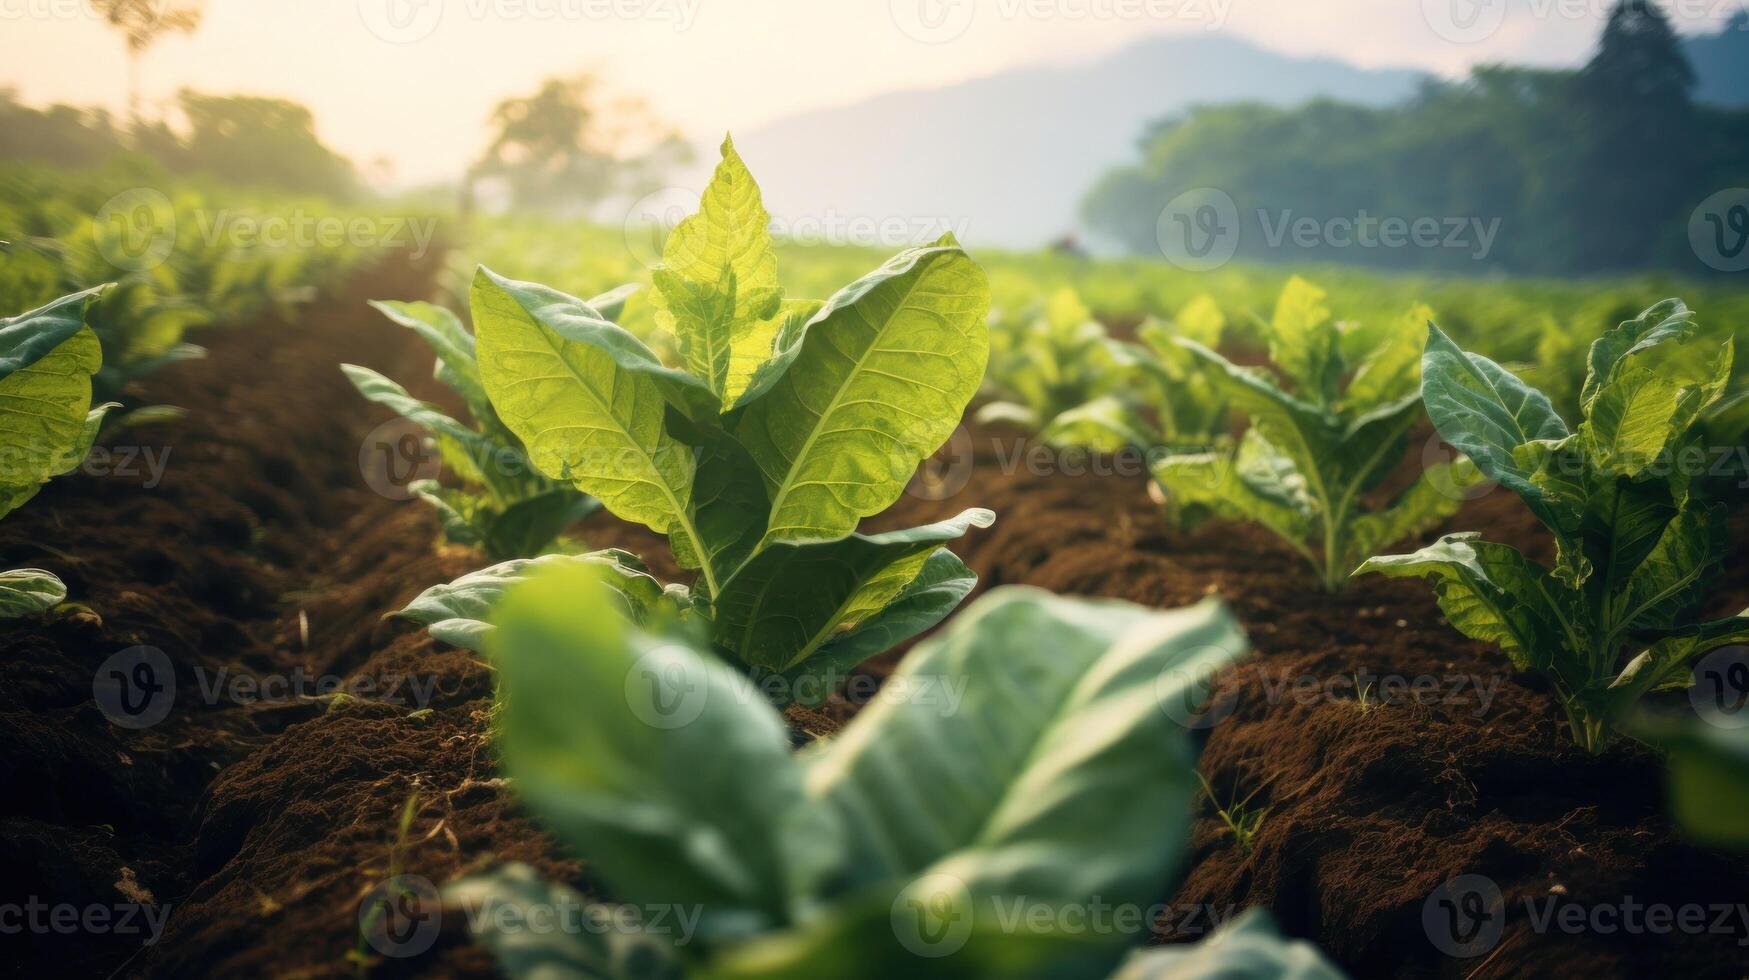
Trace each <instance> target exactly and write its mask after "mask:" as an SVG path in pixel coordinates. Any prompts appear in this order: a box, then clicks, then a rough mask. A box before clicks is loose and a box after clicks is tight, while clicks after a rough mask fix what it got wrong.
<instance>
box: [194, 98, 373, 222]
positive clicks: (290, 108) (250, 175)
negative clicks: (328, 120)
mask: <svg viewBox="0 0 1749 980" xmlns="http://www.w3.org/2000/svg"><path fill="white" fill-rule="evenodd" d="M177 100H178V103H179V104H180V105H181V107H182V114H183V115H184V116H186V117H187V118H188V134H187V136H186V137H184V140H183V150H182V156H183V160H182V161H181V162H182V165H183V166H184V167H185V168H187V169H193V170H200V171H205V172H207V173H210V174H213V175H214V176H217V177H220V178H222V179H224V180H228V181H232V182H235V183H242V184H264V185H271V186H274V187H281V188H284V189H286V190H291V191H299V192H308V193H312V194H322V195H326V196H329V197H337V198H344V197H347V196H350V195H351V194H353V193H354V192H355V191H356V190H357V185H358V177H357V174H356V172H355V171H354V170H353V166H352V163H351V162H350V161H348V160H347V159H346V158H345V157H343V156H341V155H339V154H338V153H335V152H334V151H333V150H330V149H329V148H328V147H326V146H324V145H323V144H322V141H321V140H320V139H318V138H317V137H316V126H315V119H314V118H313V117H312V116H311V115H310V110H309V109H307V108H305V107H303V106H301V105H298V104H297V103H295V102H287V101H284V100H281V99H267V98H257V97H253V96H228V95H202V94H201V93H199V92H193V91H190V90H187V89H184V90H183V91H182V92H181V93H180V94H179V95H178V97H177Z"/></svg>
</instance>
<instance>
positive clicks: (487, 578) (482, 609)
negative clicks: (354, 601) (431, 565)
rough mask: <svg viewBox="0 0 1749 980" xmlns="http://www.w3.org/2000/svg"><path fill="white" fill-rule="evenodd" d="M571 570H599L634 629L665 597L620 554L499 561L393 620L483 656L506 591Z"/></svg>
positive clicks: (438, 589)
mask: <svg viewBox="0 0 1749 980" xmlns="http://www.w3.org/2000/svg"><path fill="white" fill-rule="evenodd" d="M571 565H582V566H586V567H588V568H591V569H598V570H599V571H600V572H601V573H602V580H603V581H605V582H608V583H610V584H612V585H613V586H614V591H615V593H616V594H617V596H618V598H619V600H620V610H619V611H620V614H621V615H624V616H625V617H627V618H628V619H630V620H631V621H632V622H633V623H636V624H643V623H645V622H647V621H648V620H649V618H650V616H651V615H652V613H653V611H654V610H656V609H657V607H658V606H659V604H660V603H662V602H663V601H664V599H665V598H666V595H667V593H666V591H665V590H664V589H663V588H662V583H660V582H658V581H656V579H655V578H654V577H653V576H651V575H650V574H649V572H647V571H645V570H644V568H643V566H642V563H641V562H639V561H638V560H637V559H636V558H635V557H633V556H632V555H629V554H626V553H625V552H621V551H597V552H592V553H590V554H587V555H541V556H540V557H538V558H517V559H512V560H510V561H506V562H500V563H498V564H496V565H493V566H491V567H489V568H482V569H480V570H479V571H475V572H469V573H468V574H466V575H463V576H462V577H461V578H458V579H456V580H455V581H453V582H446V583H443V584H441V585H434V586H432V587H431V588H429V589H426V590H425V591H424V592H421V593H419V595H418V596H417V597H415V598H414V599H413V601H412V602H410V603H408V604H407V606H406V607H405V608H403V609H401V610H400V611H399V612H397V613H395V615H396V616H399V617H401V618H403V619H410V620H412V621H413V622H415V623H418V624H420V625H421V626H425V627H427V628H429V630H430V631H431V635H432V636H433V637H435V638H436V639H439V640H442V641H443V642H445V643H448V644H451V645H452V646H459V647H465V648H467V649H469V650H473V651H476V652H482V651H484V650H485V638H486V637H487V636H488V635H489V634H490V633H491V632H492V627H491V625H490V620H491V618H492V611H493V609H495V608H496V607H497V605H498V603H500V602H501V601H503V598H504V595H505V594H506V593H507V592H509V591H510V589H512V588H514V587H515V586H516V585H518V584H519V583H522V582H525V581H527V580H528V579H529V577H530V576H532V575H534V574H535V573H536V572H537V571H539V570H540V569H543V568H550V567H555V566H567V567H568V566H571ZM597 587H599V586H597Z"/></svg>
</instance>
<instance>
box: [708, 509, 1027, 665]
mask: <svg viewBox="0 0 1749 980" xmlns="http://www.w3.org/2000/svg"><path fill="white" fill-rule="evenodd" d="M994 520H995V515H994V514H992V513H990V512H989V511H987V510H968V511H966V512H965V513H962V514H960V515H959V516H958V517H955V518H953V519H952V520H948V521H942V522H940V523H938V524H930V525H927V526H924V527H917V528H912V529H910V530H906V531H889V532H887V533H885V534H873V535H865V534H853V535H850V536H849V537H846V538H841V539H839V540H837V541H829V542H813V543H804V544H775V545H770V546H768V547H766V548H763V549H761V550H760V551H759V553H758V554H756V555H754V556H753V557H752V559H750V560H749V561H748V562H747V563H746V564H745V565H743V566H742V567H741V569H740V571H738V572H736V573H735V575H734V577H733V578H731V579H730V580H729V581H728V582H727V583H725V584H724V586H723V588H722V591H721V592H720V593H719V594H717V595H716V597H715V599H714V602H713V607H712V608H713V612H714V615H715V638H716V642H717V643H718V645H720V646H722V647H723V648H725V649H727V650H730V651H732V652H733V653H734V654H735V656H736V657H737V658H739V659H740V661H741V662H742V663H744V664H746V665H748V666H750V667H757V668H763V669H766V670H771V671H775V672H778V673H783V672H786V671H790V670H792V669H794V668H796V667H799V666H802V665H803V664H804V663H806V662H807V661H808V659H809V658H810V657H812V656H813V655H814V654H815V653H816V652H817V651H819V650H820V649H821V648H822V647H824V646H825V645H826V644H828V643H829V642H831V641H832V640H834V639H835V638H837V637H838V636H839V634H844V633H848V632H849V631H851V630H853V629H855V628H856V627H858V626H860V625H862V624H864V623H865V622H867V621H869V620H871V619H872V618H874V617H875V616H877V615H878V614H879V613H880V612H881V610H883V609H885V608H886V607H887V605H888V604H889V603H891V602H892V601H893V600H895V599H896V598H897V597H898V596H899V595H900V594H901V593H902V592H903V591H904V590H905V588H906V587H907V586H909V585H910V584H911V583H912V582H913V581H914V580H915V579H916V578H917V577H918V575H919V574H920V573H921V572H922V571H923V567H924V564H925V562H926V561H927V560H928V558H929V556H930V555H931V554H933V553H934V552H935V551H936V549H937V548H939V547H940V546H941V545H942V544H943V543H944V542H947V541H951V540H953V539H955V538H958V537H961V536H962V535H964V534H965V533H966V531H968V530H969V529H971V528H973V527H989V526H990V524H991V523H993V522H994Z"/></svg>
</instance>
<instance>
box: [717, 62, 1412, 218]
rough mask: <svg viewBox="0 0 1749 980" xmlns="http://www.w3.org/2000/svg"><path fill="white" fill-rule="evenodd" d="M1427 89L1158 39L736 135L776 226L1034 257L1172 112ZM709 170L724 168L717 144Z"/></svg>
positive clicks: (1375, 99) (1380, 100) (1381, 74)
mask: <svg viewBox="0 0 1749 980" xmlns="http://www.w3.org/2000/svg"><path fill="white" fill-rule="evenodd" d="M1421 77H1422V76H1421V74H1420V73H1418V72H1414V71H1398V70H1389V71H1373V70H1367V69H1361V68H1356V67H1354V66H1352V65H1348V64H1345V63H1343V62H1340V61H1335V60H1330V59H1322V58H1299V57H1291V56H1288V55H1282V54H1276V53H1273V52H1270V51H1266V50H1264V49H1262V48H1259V47H1256V46H1253V45H1251V44H1248V43H1246V42H1244V41H1240V40H1237V39H1234V38H1230V37H1205V36H1196V37H1179V36H1174V37H1156V38H1150V39H1148V40H1145V41H1141V42H1139V43H1136V44H1134V45H1131V46H1129V47H1126V48H1123V49H1121V50H1119V51H1118V52H1117V53H1115V54H1111V55H1108V56H1106V57H1103V58H1101V59H1099V60H1096V61H1091V62H1086V63H1082V64H1074V65H1068V66H1062V67H1050V68H1031V69H1020V70H1012V71H1007V72H1003V73H1001V74H997V75H992V76H989V77H986V78H980V79H976V80H973V81H968V82H963V83H960V84H957V85H951V86H948V87H945V88H941V89H935V90H930V91H915V92H897V93H892V94H887V95H881V96H877V97H874V98H871V99H868V100H866V101H863V102H858V103H856V104H853V105H849V106H843V107H840V108H836V109H826V110H819V111H813V112H808V113H804V114H801V115H797V116H793V117H789V118H786V119H783V120H780V121H778V122H776V123H773V124H771V125H767V126H765V127H762V128H760V129H756V130H752V131H749V132H738V133H736V134H735V146H736V148H737V149H739V150H740V151H741V155H742V156H743V157H745V158H746V160H747V162H748V165H749V166H750V167H752V169H753V172H754V173H755V174H758V175H759V183H760V186H761V187H762V188H764V190H765V195H766V198H765V200H766V205H767V207H768V208H769V209H770V211H771V212H772V215H773V216H774V217H775V218H776V219H777V220H778V221H779V222H780V223H781V222H783V221H784V220H786V219H788V220H791V221H794V222H796V224H795V230H796V232H797V233H800V234H809V233H811V232H814V231H822V232H824V233H825V234H826V235H827V236H831V235H832V234H833V228H834V227H836V228H837V229H838V230H839V232H840V233H841V237H840V238H839V239H838V240H842V238H843V237H850V238H851V240H853V241H860V240H862V239H861V238H860V237H858V236H854V235H851V236H844V235H842V233H844V232H847V231H849V232H854V231H857V230H858V229H859V228H860V230H861V231H862V232H865V233H868V234H873V233H874V232H875V230H876V229H877V228H878V226H879V224H880V223H881V222H887V223H888V224H889V226H890V229H891V230H896V229H897V228H899V227H901V226H903V227H906V228H909V229H912V230H914V231H916V230H920V231H927V232H929V233H932V234H933V233H938V232H939V231H940V230H943V229H952V230H954V231H956V232H961V233H962V234H961V237H962V238H964V239H965V240H967V241H968V242H972V243H977V244H985V245H1008V246H1016V247H1028V246H1036V245H1040V244H1042V243H1044V242H1046V241H1049V240H1052V239H1054V238H1057V237H1059V236H1061V235H1063V234H1065V233H1067V232H1072V231H1074V230H1075V229H1076V228H1077V227H1078V225H1079V221H1078V219H1077V209H1078V205H1079V202H1080V199H1081V196H1082V195H1083V194H1084V193H1086V191H1087V188H1088V187H1090V186H1092V184H1093V182H1094V181H1095V180H1096V179H1098V177H1099V176H1100V174H1102V173H1104V172H1105V171H1106V170H1107V169H1108V168H1110V167H1111V166H1113V165H1114V164H1116V163H1118V162H1120V161H1122V160H1126V159H1129V158H1130V157H1131V156H1133V155H1134V152H1135V149H1134V148H1135V142H1136V139H1137V138H1138V137H1139V136H1140V135H1141V133H1142V130H1143V127H1144V125H1145V124H1146V123H1147V122H1149V121H1150V120H1153V119H1156V118H1158V117H1160V116H1162V115H1164V114H1166V113H1169V112H1173V111H1175V110H1179V109H1183V108H1185V107H1187V106H1190V105H1193V104H1196V103H1200V102H1230V101H1235V100H1259V101H1267V102H1272V103H1279V104H1287V105H1291V104H1294V103H1298V102H1303V101H1305V100H1306V99H1309V98H1312V97H1314V96H1331V97H1334V98H1338V99H1343V100H1346V101H1352V102H1360V103H1365V104H1373V105H1377V104H1384V103H1389V102H1393V101H1396V100H1398V99H1401V98H1404V97H1405V96H1408V95H1409V94H1411V93H1412V92H1413V91H1414V89H1415V86H1416V85H1417V83H1418V81H1419V80H1420V78H1421ZM700 158H701V159H702V160H706V161H714V160H715V159H716V153H715V147H714V145H713V146H712V147H710V148H709V150H708V152H701V153H700ZM804 221H811V222H814V223H817V227H816V225H815V224H804V223H803V222H804ZM852 222H856V223H858V224H856V225H853V224H852ZM909 237H910V236H907V238H909ZM870 244H880V245H886V246H892V245H896V244H899V243H897V242H893V241H890V240H888V239H887V238H884V237H883V238H882V239H881V240H879V241H876V242H871V243H870Z"/></svg>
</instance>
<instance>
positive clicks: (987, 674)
mask: <svg viewBox="0 0 1749 980" xmlns="http://www.w3.org/2000/svg"><path fill="white" fill-rule="evenodd" d="M1245 650H1246V643H1245V639H1244V635H1243V633H1242V632H1241V631H1240V630H1239V627H1238V625H1237V623H1235V622H1234V620H1233V618H1232V616H1231V615H1230V614H1229V613H1228V612H1227V611H1226V608H1225V607H1224V606H1222V605H1221V604H1220V603H1219V602H1218V601H1214V600H1209V601H1205V602H1203V603H1201V604H1199V605H1196V606H1193V607H1189V608H1185V609H1179V610H1172V611H1167V612H1158V611H1155V610H1150V609H1144V608H1141V607H1138V606H1134V605H1131V604H1128V603H1123V602H1116V601H1110V600H1089V599H1068V598H1060V597H1057V596H1053V595H1050V594H1048V593H1045V592H1042V591H1040V590H1036V589H1029V588H1020V587H1009V588H1003V589H998V590H995V591H992V592H991V593H990V594H989V595H987V596H985V597H984V598H983V599H981V600H980V601H979V602H978V603H976V604H975V605H973V606H972V607H971V608H969V609H967V610H966V612H965V613H964V614H962V615H961V616H959V617H958V618H956V620H955V621H954V622H953V624H952V625H951V626H949V628H948V629H947V630H946V631H945V632H944V633H942V634H941V635H939V636H937V637H935V638H934V639H932V640H930V641H929V642H927V643H925V644H923V645H921V646H919V647H918V648H917V649H916V650H915V651H914V652H913V653H912V654H911V656H910V657H908V658H906V660H905V662H904V663H903V664H902V665H901V666H900V668H899V670H898V671H897V672H896V673H895V674H894V675H893V677H892V678H891V679H890V680H889V681H888V683H889V684H892V685H918V686H919V687H918V689H919V690H921V689H922V685H925V684H927V683H930V682H934V683H944V682H947V681H949V680H951V679H953V678H966V679H968V680H967V683H966V684H965V685H964V688H963V698H962V699H961V700H960V702H959V703H958V704H957V706H956V710H952V711H948V710H944V709H943V705H942V704H940V703H939V702H938V701H935V700H932V699H929V698H925V697H911V698H903V699H892V700H883V701H882V702H880V703H878V704H876V705H873V706H871V707H869V708H866V709H865V710H864V711H863V712H862V714H860V715H859V716H857V719H856V721H855V722H854V723H853V724H852V725H850V726H849V727H848V728H846V729H845V730H844V731H843V732H842V733H841V734H840V735H839V736H838V738H837V739H836V741H834V742H831V743H828V744H825V745H822V746H821V747H819V748H818V749H816V750H814V751H812V752H811V754H810V755H808V756H807V762H808V787H809V792H810V794H811V795H812V796H814V797H816V798H818V799H820V800H822V801H824V802H825V803H827V804H828V805H830V806H831V807H832V808H833V809H834V810H836V811H837V813H838V814H839V817H840V819H841V821H842V823H843V824H844V825H845V826H847V827H848V828H849V829H850V830H851V835H850V845H851V846H850V847H848V848H847V849H846V850H845V851H844V852H843V853H842V855H841V857H840V863H841V866H840V871H839V877H841V878H845V879H848V880H850V881H853V882H864V883H873V882H878V881H881V880H891V879H894V878H900V879H911V878H916V877H920V876H931V875H941V876H946V877H945V880H950V881H957V882H959V883H960V884H961V885H963V886H964V888H965V889H966V890H967V891H968V892H969V893H970V894H971V895H972V896H979V895H993V894H1005V895H1024V896H1027V898H1028V899H1029V900H1031V901H1035V902H1043V903H1078V902H1086V901H1088V899H1089V897H1090V896H1098V897H1099V898H1100V899H1101V900H1103V901H1108V902H1111V903H1114V904H1125V903H1135V904H1138V905H1146V904H1147V903H1149V902H1151V901H1154V900H1156V899H1157V898H1158V896H1159V895H1161V894H1166V893H1167V892H1169V891H1170V887H1169V886H1170V882H1171V875H1172V871H1173V869H1174V866H1175V865H1176V864H1177V862H1178V861H1179V859H1180V855H1181V854H1182V852H1183V850H1184V847H1185V845H1186V843H1187V842H1188V835H1189V829H1190V828H1189V821H1188V820H1185V819H1167V820H1164V821H1162V819H1161V815H1162V814H1167V815H1183V814H1186V813H1188V811H1189V807H1190V804H1191V801H1192V800H1193V799H1194V797H1195V794H1196V792H1197V781H1196V777H1195V772H1194V769H1195V748H1194V745H1193V743H1192V741H1191V739H1190V736H1189V734H1188V733H1187V732H1186V731H1185V730H1184V729H1182V728H1181V727H1180V726H1179V724H1178V722H1176V721H1174V720H1173V714H1172V709H1173V708H1174V707H1175V706H1181V705H1184V704H1194V703H1195V702H1197V701H1200V699H1201V694H1202V692H1203V691H1204V690H1205V684H1206V682H1207V680H1208V679H1209V678H1210V677H1211V676H1213V675H1214V673H1215V672H1217V671H1219V670H1220V669H1222V668H1223V667H1225V666H1227V665H1229V664H1231V663H1232V662H1233V661H1234V660H1236V659H1237V658H1239V657H1240V656H1241V655H1243V654H1244V652H1245ZM900 689H905V688H904V687H901V688H900ZM1089 814H1099V815H1100V818H1099V819H1098V820H1092V821H1090V820H1088V819H1087V818H1088V815H1089Z"/></svg>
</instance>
